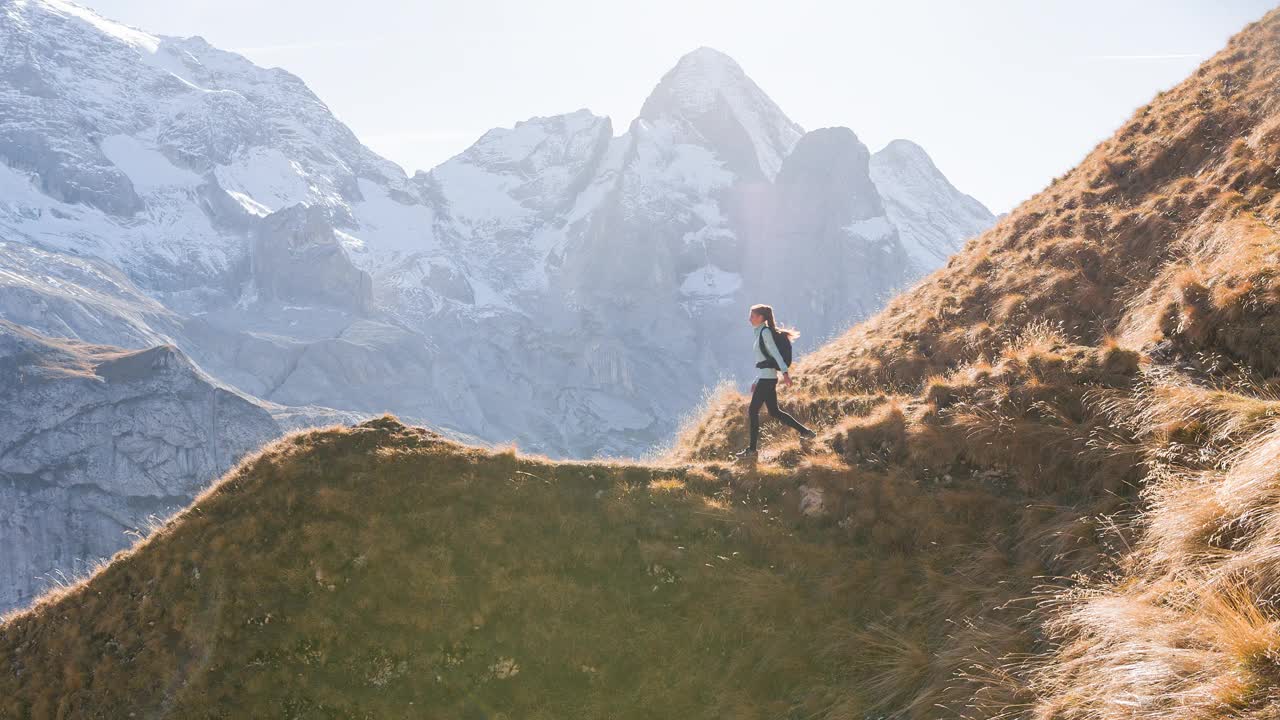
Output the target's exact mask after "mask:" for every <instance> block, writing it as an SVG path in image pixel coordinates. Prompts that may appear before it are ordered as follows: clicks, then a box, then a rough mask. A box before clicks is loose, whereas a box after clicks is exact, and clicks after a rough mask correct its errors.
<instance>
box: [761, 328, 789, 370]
mask: <svg viewBox="0 0 1280 720" xmlns="http://www.w3.org/2000/svg"><path fill="white" fill-rule="evenodd" d="M765 329H766V330H768V331H769V332H770V333H772V334H773V344H774V345H777V346H778V354H779V355H781V356H782V361H783V362H785V363H786V364H787V367H790V366H791V336H790V335H788V334H786V333H781V332H778V331H777V330H774V329H773V328H771V327H769V326H768V325H766V326H765ZM760 352H761V353H762V354H763V355H764V360H761V361H760V362H758V363H756V367H758V368H773V369H774V370H781V369H782V368H780V367H778V361H777V360H774V359H773V356H772V355H770V354H769V351H768V350H766V349H765V346H764V333H760Z"/></svg>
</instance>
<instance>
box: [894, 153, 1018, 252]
mask: <svg viewBox="0 0 1280 720" xmlns="http://www.w3.org/2000/svg"><path fill="white" fill-rule="evenodd" d="M871 179H872V180H873V181H874V182H875V184H876V188H877V189H878V190H879V191H880V196H881V197H882V198H883V199H884V205H885V210H886V212H887V213H888V215H889V220H890V221H891V222H892V223H893V225H894V227H896V228H897V229H898V233H899V236H900V237H901V239H902V243H903V246H904V247H905V248H906V250H907V254H908V255H909V256H910V257H911V262H912V266H913V268H914V270H915V272H916V273H919V274H923V273H927V272H930V271H932V270H934V269H936V268H938V267H941V266H942V265H943V264H944V263H946V261H947V258H949V257H951V255H952V254H954V253H955V252H956V251H957V250H959V249H960V246H961V245H963V244H964V241H965V240H966V239H968V238H971V237H973V236H975V235H977V234H979V233H980V232H982V231H983V230H986V229H987V228H989V227H991V225H993V224H994V223H995V216H993V215H992V214H991V211H990V210H988V209H987V208H986V207H985V206H984V205H983V204H982V203H980V202H978V201H977V200H975V199H973V198H972V197H970V196H968V195H965V194H964V193H962V192H960V191H959V190H957V189H956V188H955V186H954V185H952V184H951V182H950V181H948V180H947V178H946V177H945V176H944V175H943V174H942V173H941V172H940V171H939V170H938V168H937V166H935V165H934V164H933V160H931V159H929V155H928V154H927V153H925V151H924V148H922V147H920V146H919V145H916V144H915V143H913V142H911V141H909V140H894V141H893V142H891V143H889V144H888V145H886V146H885V148H884V149H883V150H881V151H880V152H878V153H876V154H874V155H872V156H871Z"/></svg>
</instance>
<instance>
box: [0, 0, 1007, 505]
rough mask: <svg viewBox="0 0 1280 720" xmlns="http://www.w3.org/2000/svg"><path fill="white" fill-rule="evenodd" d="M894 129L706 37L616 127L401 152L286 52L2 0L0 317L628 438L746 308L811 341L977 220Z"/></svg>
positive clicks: (357, 397) (565, 434) (328, 389)
mask: <svg viewBox="0 0 1280 720" xmlns="http://www.w3.org/2000/svg"><path fill="white" fill-rule="evenodd" d="M899 144H900V143H894V144H893V145H891V146H890V148H887V149H886V150H885V151H882V152H881V153H876V154H871V153H870V152H869V151H868V150H867V148H865V147H864V146H863V145H862V144H861V143H860V142H859V141H858V140H857V138H856V137H855V136H854V134H853V133H852V131H849V130H847V129H841V128H836V129H828V130H819V131H814V132H811V133H805V132H804V131H803V130H802V129H801V128H800V127H798V126H797V125H796V124H795V123H794V122H792V121H791V120H789V119H788V118H787V117H786V115H785V113H783V111H782V110H781V109H780V108H779V107H778V106H777V105H776V104H775V103H774V102H773V101H772V100H771V99H770V98H769V97H768V95H767V94H765V92H764V91H763V90H762V89H761V88H759V87H758V86H757V85H756V84H755V83H754V82H752V81H751V79H750V78H749V77H748V76H747V75H746V74H745V72H744V71H743V70H742V69H741V68H740V67H739V66H738V65H737V64H736V63H735V62H734V61H733V60H732V59H730V58H729V57H727V56H725V55H724V54H722V53H719V52H717V51H715V50H711V49H707V48H703V49H700V50H696V51H694V52H692V53H690V54H689V55H687V56H685V57H684V58H681V59H680V61H679V62H678V63H677V64H676V66H675V67H674V68H673V69H672V70H671V71H670V72H669V73H667V74H666V75H665V76H664V77H663V78H662V79H661V81H660V82H659V83H658V85H657V87H656V88H655V89H654V91H653V92H652V94H651V95H650V97H649V98H648V100H647V101H646V102H645V103H644V106H643V109H642V111H641V113H640V116H639V117H638V118H636V119H635V120H634V121H633V122H632V123H631V124H630V125H629V126H628V128H627V129H626V132H624V133H622V134H621V135H615V127H614V125H613V123H612V121H611V120H610V119H608V118H603V117H598V116H595V115H593V114H592V113H591V112H589V111H587V110H579V111H577V112H573V113H568V114H565V115H561V116H555V117H546V118H534V119H531V120H528V121H525V122H521V123H517V124H516V125H515V126H514V127H512V128H500V129H495V130H491V131H489V132H488V133H485V134H484V136H483V137H481V138H480V139H479V140H478V141H477V142H476V143H475V144H474V145H473V146H472V147H470V148H468V149H467V150H466V151H464V152H463V153H461V154H459V155H458V156H456V157H454V158H452V159H450V160H449V161H447V162H445V163H443V164H441V165H440V166H439V167H437V168H434V169H433V170H431V171H430V172H423V173H418V174H417V175H415V176H414V177H408V176H406V175H405V174H404V172H403V171H402V170H401V169H400V168H399V167H397V166H396V165H394V164H393V163H391V162H389V161H387V160H385V159H383V158H381V157H379V156H377V155H376V154H375V153H373V152H371V151H370V150H368V149H367V148H366V147H365V146H363V145H362V144H361V143H360V142H359V140H358V139H357V138H356V137H355V136H354V134H353V133H352V132H351V131H350V130H349V129H348V128H346V126H344V125H343V124H342V123H341V122H339V121H338V120H337V119H336V118H335V117H334V115H333V114H332V113H331V112H330V111H329V109H328V108H327V107H326V106H325V105H324V103H323V102H322V101H321V100H320V99H319V98H317V97H316V96H315V95H314V94H313V93H311V91H310V90H308V88H307V87H306V85H305V84H304V83H303V82H302V81H301V80H300V79H298V78H297V77H295V76H293V75H291V74H289V73H288V72H285V71H283V70H280V69H264V68H260V67H257V66H255V65H253V64H252V63H250V62H249V61H248V60H246V59H244V58H243V57H241V56H239V55H236V54H234V53H229V52H225V51H222V50H219V49H217V48H214V47H212V46H210V45H209V44H208V43H207V42H205V41H204V40H202V39H200V38H198V37H197V38H173V37H161V36H156V35H152V34H149V33H146V32H143V31H141V30H137V29H134V28H129V27H126V26H123V25H121V24H118V23H115V22H112V21H109V20H107V19H104V18H102V17H100V16H98V15H96V14H94V13H92V12H91V11H89V10H86V9H84V8H81V7H79V6H76V5H74V4H72V3H69V2H65V0H0V319H5V320H8V321H11V322H13V323H16V324H19V325H21V326H24V327H26V328H29V329H30V330H32V331H34V332H37V333H40V334H43V335H46V336H49V337H53V338H70V339H75V340H78V341H82V342H85V343H93V344H101V345H110V346H115V347H118V348H122V349H130V350H145V349H148V348H153V347H156V346H171V347H174V348H177V349H178V350H179V351H180V352H181V353H182V354H184V355H185V356H187V357H189V358H190V359H191V361H192V362H193V363H195V364H196V365H197V366H198V367H199V368H200V369H201V370H202V371H203V372H205V373H207V374H208V376H209V377H211V378H216V379H217V380H216V382H219V383H224V384H225V385H227V386H228V387H230V388H234V390H235V391H236V392H239V393H242V394H243V395H244V396H245V397H246V398H247V401H250V402H258V403H259V404H260V405H261V406H262V407H268V408H272V409H271V413H272V414H273V415H274V416H275V417H276V418H278V419H281V420H280V422H285V423H287V424H289V425H290V426H296V425H303V424H306V423H307V422H308V421H309V419H314V418H334V417H339V418H342V417H355V416H360V415H368V414H373V413H381V412H385V411H390V412H394V413H397V414H398V415H400V416H401V417H404V418H407V419H415V420H418V421H422V422H429V423H430V424H431V425H432V426H433V427H435V428H436V429H438V430H440V431H441V432H444V433H446V434H450V435H453V436H455V437H459V436H467V437H471V438H476V439H481V440H484V441H493V442H506V441H515V442H517V443H519V444H520V445H521V446H522V447H526V448H529V449H533V450H537V451H542V452H546V453H549V454H551V455H553V456H576V457H588V456H593V455H597V454H606V455H619V454H626V453H635V452H638V451H642V450H644V449H647V448H650V447H653V446H654V445H655V444H657V443H660V442H662V441H663V440H664V439H667V438H669V437H670V436H671V434H672V432H673V431H674V429H675V427H676V425H677V423H678V421H679V418H681V417H682V416H684V415H685V414H687V413H688V412H689V411H690V410H691V409H692V408H693V407H695V406H696V405H697V403H698V402H699V401H700V400H701V398H702V395H703V392H704V391H705V389H706V388H708V387H710V386H712V385H714V384H716V383H717V382H718V381H720V380H721V379H723V378H729V379H739V378H742V377H744V376H745V374H747V373H749V372H750V370H751V368H750V367H744V365H745V363H744V362H743V361H742V358H743V355H744V352H743V348H742V345H743V344H744V342H746V340H747V336H746V332H745V329H746V328H745V323H743V316H744V314H745V306H746V305H747V304H749V303H752V302H759V301H768V302H772V303H773V304H774V305H775V306H777V307H778V310H779V313H780V318H781V319H782V320H783V321H784V322H787V323H792V324H796V325H799V326H800V327H801V328H802V329H803V330H804V331H805V337H806V340H805V341H802V342H816V339H820V338H822V337H825V336H828V335H830V334H832V333H835V332H837V331H839V330H841V329H842V328H844V327H845V326H846V325H848V324H849V323H851V322H853V321H855V320H857V319H858V318H860V317H863V316H865V315H866V314H868V313H870V312H872V311H873V310H875V309H876V308H878V307H879V306H880V305H881V304H882V303H883V302H884V301H885V300H886V299H887V298H888V297H890V296H891V295H892V294H893V293H894V292H896V291H897V290H898V289H900V288H902V287H904V286H906V285H909V284H911V283H912V282H914V280H915V279H916V278H918V277H919V276H920V275H921V274H922V273H924V272H926V271H928V270H931V269H933V268H934V267H937V266H938V265H939V264H941V263H942V261H943V260H944V258H945V256H946V254H947V253H948V252H949V250H950V249H954V248H956V247H958V246H959V244H960V243H961V242H962V241H963V240H964V238H965V237H967V236H968V235H969V234H972V233H973V232H976V231H977V230H980V229H981V227H982V226H983V223H984V222H985V223H989V222H990V221H991V217H990V214H989V213H986V212H985V210H983V209H982V208H981V206H980V205H977V204H976V203H975V202H973V201H972V200H971V199H969V198H967V197H966V196H963V195H960V194H959V193H958V192H956V191H955V190H954V188H952V187H951V186H950V184H949V183H947V181H946V179H945V178H943V177H942V176H941V174H940V173H938V172H937V170H936V168H934V167H933V165H932V163H931V162H929V161H928V158H927V156H926V155H924V153H923V151H920V150H919V149H918V148H914V146H911V147H910V148H908V150H909V151H906V152H898V151H896V150H895V148H897V147H898V145H899ZM891 151H893V152H891ZM735 328H736V329H735ZM807 347H813V345H809V346H807ZM805 348H806V345H804V344H802V345H801V346H800V347H799V352H800V353H802V354H803V352H804V351H805ZM325 408H331V409H332V410H326V409H325ZM286 419H287V420H286ZM49 462H50V464H51V466H53V465H56V464H57V462H58V461H57V459H56V458H52V457H50V458H49ZM50 507H52V506H50ZM49 511H50V512H56V510H49Z"/></svg>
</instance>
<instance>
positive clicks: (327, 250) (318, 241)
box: [251, 205, 373, 313]
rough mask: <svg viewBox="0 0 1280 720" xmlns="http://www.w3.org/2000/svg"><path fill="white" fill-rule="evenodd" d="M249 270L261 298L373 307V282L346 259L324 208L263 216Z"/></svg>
mask: <svg viewBox="0 0 1280 720" xmlns="http://www.w3.org/2000/svg"><path fill="white" fill-rule="evenodd" d="M251 268H252V273H253V288H254V290H256V291H257V293H258V295H259V298H260V299H262V300H267V301H278V302H283V303H288V304H310V303H321V304H325V305H330V306H333V307H339V308H344V309H347V310H351V311H352V312H356V313H367V312H369V311H371V310H372V309H373V281H372V279H371V278H370V277H369V273H367V272H365V271H363V270H361V269H359V268H357V267H356V266H355V265H353V264H352V262H351V259H350V258H348V257H347V253H346V250H345V249H343V247H342V243H340V242H339V241H338V238H337V236H336V235H335V234H334V230H333V225H332V224H331V223H330V221H329V216H328V211H327V210H326V209H325V208H323V207H319V206H314V205H312V206H306V205H294V206H292V207H289V208H285V209H284V210H280V211H277V212H274V213H272V214H270V215H268V216H266V217H265V218H262V220H261V222H260V224H259V225H258V227H257V229H256V232H255V234H254V242H253V250H252V254H251Z"/></svg>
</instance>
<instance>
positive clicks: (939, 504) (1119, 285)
mask: <svg viewBox="0 0 1280 720" xmlns="http://www.w3.org/2000/svg"><path fill="white" fill-rule="evenodd" d="M1278 49H1280V13H1272V14H1270V15H1268V17H1267V18H1265V19H1264V20H1263V21H1261V22H1260V23H1258V24H1255V25H1253V26H1251V27H1250V28H1248V29H1246V31H1245V32H1243V33H1242V34H1241V35H1239V36H1238V37H1236V38H1235V39H1233V40H1232V42H1231V44H1230V45H1229V46H1228V47H1227V48H1226V49H1225V50H1224V51H1223V52H1222V53H1220V54H1219V55H1218V56H1216V57H1215V58H1213V59H1212V60H1210V61H1209V62H1207V63H1206V64H1205V65H1204V66H1203V67H1202V68H1201V69H1200V70H1199V71H1198V72H1197V73H1196V74H1195V75H1194V76H1193V77H1192V78H1190V79H1189V80H1187V81H1186V82H1185V83H1183V84H1182V85H1180V86H1179V87H1177V88H1174V89H1173V90H1170V91H1169V92H1167V93H1163V94H1162V95H1161V96H1160V97H1158V98H1157V99H1156V100H1155V101H1153V103H1152V104H1151V105H1149V106H1147V107H1145V108H1142V109H1140V110H1139V111H1138V112H1137V113H1136V114H1135V115H1134V117H1133V118H1132V119H1131V120H1130V121H1129V122H1128V123H1126V125H1125V126H1124V127H1122V128H1121V129H1120V130H1119V131H1118V132H1117V134H1116V135H1115V136H1114V137H1113V138H1112V139H1110V140H1108V141H1106V142H1104V143H1103V144H1102V145H1100V146H1099V148H1098V149H1097V150H1096V151H1094V152H1093V153H1092V154H1091V155H1090V156H1089V157H1088V158H1086V160H1085V161H1084V162H1083V163H1082V164H1081V165H1080V167H1078V168H1077V169H1075V170H1073V171H1072V172H1071V173H1069V174H1067V175H1066V176H1064V177H1063V178H1060V179H1058V180H1057V181H1055V182H1054V184H1053V185H1052V186H1050V187H1049V188H1048V189H1046V190H1045V191H1044V192H1043V193H1041V194H1040V195H1038V196H1037V197H1035V198H1033V199H1031V200H1030V201H1028V202H1027V203H1025V204H1024V205H1023V206H1022V207H1020V208H1019V209H1018V210H1016V211H1015V212H1014V213H1012V214H1011V215H1010V216H1009V217H1008V218H1006V219H1005V220H1004V221H1002V222H1001V223H1000V224H999V225H998V226H997V227H996V228H994V229H993V230H991V231H990V232H988V233H986V234H985V235H984V236H982V237H981V238H979V239H977V240H975V241H974V242H972V243H970V245H969V247H968V248H966V250H965V251H964V252H962V253H961V254H960V255H959V256H957V257H956V258H955V259H954V260H953V261H952V262H951V263H950V264H949V266H948V267H947V268H945V269H943V270H941V271H939V272H938V273H936V274H935V275H934V276H932V277H931V278H929V279H927V280H926V281H925V282H924V283H922V284H921V285H920V286H919V287H918V288H916V289H915V290H913V291H911V292H909V293H907V294H905V295H904V296H902V297H901V298H899V299H898V300H896V301H895V302H894V303H893V304H892V305H891V306H890V307H889V308H888V309H887V310H886V311H885V312H884V313H882V314H881V315H879V316H878V317H877V318H875V319H873V320H871V321H870V322H868V323H865V324H864V325H862V326H860V327H858V328H855V329H854V330H853V331H851V332H850V333H849V334H848V335H846V336H845V337H843V338H841V339H840V340H837V341H835V342H833V343H831V344H829V345H828V346H826V347H824V348H822V349H820V350H818V351H817V352H815V353H814V354H813V355H811V356H809V357H807V358H806V359H805V360H804V361H803V362H802V363H801V365H800V368H799V376H800V378H802V380H801V382H800V383H799V384H798V387H797V388H795V389H794V390H793V391H791V392H789V393H788V394H787V396H786V398H785V399H784V404H786V405H789V406H790V407H791V408H793V409H795V410H796V411H797V412H798V414H799V415H801V416H802V417H803V418H806V419H808V420H810V421H814V422H816V423H818V424H820V425H821V426H823V428H824V430H823V433H822V435H821V436H820V438H819V441H817V442H815V443H813V444H812V445H810V446H805V447H801V446H799V445H797V444H796V443H795V442H794V441H792V440H790V439H787V438H781V437H775V436H773V435H768V436H766V452H765V453H764V455H763V457H762V462H761V464H760V465H759V466H757V467H743V466H739V465H733V464H731V463H729V462H727V461H726V460H725V458H726V455H727V452H728V451H729V450H731V449H735V448H736V447H738V446H740V445H741V444H743V443H744V441H745V437H744V435H745V427H744V425H745V423H744V418H743V414H742V404H743V398H742V397H741V396H739V395H737V394H736V393H732V392H726V393H722V394H721V395H720V396H719V397H717V398H714V399H713V400H712V401H711V403H710V405H709V407H708V409H707V412H706V413H704V414H703V415H702V417H701V418H700V419H699V420H697V421H696V422H695V423H693V424H691V425H690V426H689V427H688V428H687V429H686V430H685V432H684V433H683V435H682V437H681V438H680V440H679V442H678V443H677V446H676V447H675V448H674V450H673V451H672V454H671V457H670V458H669V460H668V461H667V462H666V463H658V464H647V465H623V464H615V465H610V464H580V463H557V464H553V463H549V462H544V461H541V460H538V459H532V458H523V457H516V456H514V455H512V454H510V453H507V454H502V453H499V454H493V453H487V452H482V451H478V450H473V449H467V448H463V447H461V446H458V445H455V444H451V443H445V442H443V441H439V440H437V439H435V438H433V437H431V436H428V435H423V434H422V433H421V432H418V431H411V430H407V429H405V428H402V427H400V426H399V425H398V424H396V423H394V422H393V421H390V420H382V421H377V422H375V423H372V424H368V425H366V426H362V427H360V428H357V429H354V430H351V431H339V430H331V431H325V432H321V433H314V434H310V435H304V436H298V437H296V438H294V439H289V440H286V441H283V442H281V443H279V444H277V445H276V446H274V447H273V448H271V449H269V450H268V451H266V453H265V454H264V455H263V456H261V457H260V458H258V459H256V460H254V461H252V462H250V463H248V464H246V465H245V466H243V467H242V468H240V469H239V470H237V471H236V472H235V473H233V474H232V475H231V476H230V477H229V479H228V480H227V481H225V482H224V483H223V484H222V485H220V486H219V487H218V488H216V489H215V490H214V491H212V492H211V493H210V494H208V495H207V496H206V497H204V498H202V499H201V500H199V501H198V502H197V503H196V505H195V506H193V508H192V509H191V510H190V511H188V512H187V513H185V514H184V515H183V516H182V517H180V518H179V519H177V520H176V521H175V522H173V523H171V524H170V526H168V527H167V528H166V529H164V530H163V531H162V532H160V533H159V534H158V535H156V536H155V537H153V538H152V539H151V540H150V541H148V542H147V543H146V544H144V545H143V546H142V547H140V548H139V549H138V550H136V551H135V552H133V553H131V554H128V555H127V556H123V557H121V558H119V559H117V561H116V562H114V563H113V564H112V565H111V566H110V567H108V568H107V569H106V570H105V571H103V572H102V573H100V574H99V575H97V576H96V577H95V578H93V579H92V580H90V581H89V582H88V583H87V584H85V585H82V586H80V587H77V588H75V589H72V590H70V591H69V592H67V593H66V594H64V595H62V596H60V597H51V598H49V599H48V600H47V601H46V602H45V603H44V604H43V605H41V606H40V607H38V608H36V609H35V610H33V611H32V612H30V613H27V614H23V615H19V616H17V617H15V618H12V619H10V620H9V621H8V622H7V623H6V624H5V625H3V626H0V667H7V668H12V672H4V671H3V670H0V711H3V713H4V714H6V715H13V716H15V717H56V716H58V714H59V713H61V715H62V716H63V717H116V716H119V715H120V713H121V711H122V709H123V708H129V709H130V710H134V711H136V712H138V713H139V715H138V716H139V717H147V716H160V717H202V716H213V717H248V716H255V717H256V716H271V717H274V716H286V717H287V716H294V717H400V716H404V717H419V716H427V717H464V718H466V717H475V718H482V717H485V718H487V717H517V716H519V717H526V716H531V717H654V718H671V717H708V718H711V717H762V718H763V717H767V718H779V717H794V718H828V719H830V720H846V719H854V718H864V717H868V716H872V717H874V716H878V715H894V716H901V717H911V718H936V717H992V718H994V717H1026V718H1031V717H1036V718H1062V719H1064V720H1065V719H1067V718H1071V719H1074V718H1099V717H1102V718H1112V717H1115V718H1179V719H1180V718H1217V717H1247V718H1270V717H1276V716H1277V714H1280V702H1277V700H1276V697H1277V695H1278V693H1280V671H1278V667H1280V666H1278V665H1277V662H1276V659H1277V656H1278V654H1280V615H1277V613H1276V610H1275V606H1274V601H1275V600H1276V598H1277V592H1278V590H1280V588H1278V587H1277V585H1278V584H1280V583H1278V582H1277V580H1276V578H1280V572H1278V571H1277V570H1280V568H1277V567H1276V563H1277V562H1280V560H1278V558H1280V552H1278V551H1277V548H1280V513H1278V512H1277V509H1278V508H1280V478H1278V477H1277V476H1276V470H1275V468H1276V467H1280V440H1277V437H1280V435H1278V434H1280V426H1278V425H1277V422H1278V421H1277V418H1278V417H1280V403H1277V402H1276V401H1275V400H1274V398H1275V397H1276V394H1277V392H1280V382H1278V380H1280V378H1278V377H1277V375H1278V374H1280V239H1278V237H1277V234H1276V231H1275V228H1277V227H1278V225H1277V223H1280V192H1278V191H1280V174H1278V173H1280V98H1278V97H1277V90H1276V88H1278V87H1280V58H1278V57H1277V55H1278ZM734 553H737V554H736V555H735V554H734ZM655 588H656V589H655ZM510 663H514V664H515V666H518V672H517V673H515V674H514V675H512V674H511V669H512V668H513V667H514V666H513V665H511V664H510ZM410 702H412V703H413V705H412V706H410V705H409V703H410Z"/></svg>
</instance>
